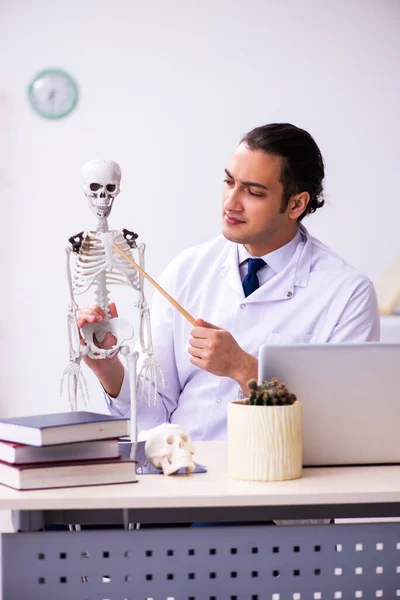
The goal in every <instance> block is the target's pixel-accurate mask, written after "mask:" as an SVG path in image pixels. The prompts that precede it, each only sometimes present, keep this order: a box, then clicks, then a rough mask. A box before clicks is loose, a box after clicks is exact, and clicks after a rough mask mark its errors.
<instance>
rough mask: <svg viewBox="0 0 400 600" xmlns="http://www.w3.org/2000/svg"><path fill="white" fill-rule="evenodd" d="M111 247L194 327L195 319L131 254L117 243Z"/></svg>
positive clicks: (195, 324) (195, 325)
mask: <svg viewBox="0 0 400 600" xmlns="http://www.w3.org/2000/svg"><path fill="white" fill-rule="evenodd" d="M113 247H114V248H115V250H117V252H119V253H120V254H121V255H122V256H123V257H124V258H125V260H127V261H128V262H130V263H131V265H133V266H134V267H135V269H137V270H138V271H139V273H141V274H142V275H143V277H145V278H146V279H147V280H148V281H150V283H151V285H153V286H154V287H155V288H156V289H157V290H158V291H159V292H160V294H162V295H163V296H164V298H166V299H167V300H168V302H171V304H172V305H173V306H175V308H176V310H178V311H179V312H180V313H181V315H183V316H184V317H185V318H186V319H187V320H188V321H189V322H190V323H191V324H192V325H193V326H194V327H197V322H196V319H194V318H193V317H192V316H191V315H189V313H188V312H187V311H186V310H185V309H184V308H183V306H181V305H180V304H179V303H178V302H177V301H176V300H174V298H172V296H170V295H169V294H168V292H166V291H165V290H163V288H162V287H161V286H160V285H158V283H157V282H156V281H154V279H153V278H152V277H150V275H148V274H147V273H146V271H145V270H144V269H142V267H141V266H140V265H138V264H137V262H135V261H134V260H133V258H132V257H131V256H129V254H126V252H124V251H123V250H121V248H120V247H119V246H117V244H113Z"/></svg>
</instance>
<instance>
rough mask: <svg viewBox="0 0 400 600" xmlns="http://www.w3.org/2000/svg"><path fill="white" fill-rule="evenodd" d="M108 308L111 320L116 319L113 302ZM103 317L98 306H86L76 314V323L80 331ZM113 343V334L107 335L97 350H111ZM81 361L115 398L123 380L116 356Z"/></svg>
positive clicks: (115, 309) (84, 358)
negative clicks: (87, 324) (85, 325)
mask: <svg viewBox="0 0 400 600" xmlns="http://www.w3.org/2000/svg"><path fill="white" fill-rule="evenodd" d="M109 308H110V315H111V318H114V317H118V312H117V308H116V306H115V304H114V302H110V305H109ZM105 316H106V315H105V312H104V311H103V310H102V309H101V308H100V307H99V306H88V307H87V308H83V309H82V310H81V311H80V312H79V313H78V315H77V320H76V322H77V325H78V328H79V329H80V328H81V327H83V326H84V324H85V323H95V322H96V323H101V321H102V320H103V319H104V317H105ZM115 341H116V340H115V337H114V336H113V334H112V333H107V335H106V337H105V338H104V340H103V342H102V344H99V348H111V347H112V346H114V344H115ZM85 343H86V342H85V340H84V339H83V338H82V337H81V344H85ZM83 360H84V361H85V363H86V364H87V366H88V367H89V368H90V369H92V371H93V372H94V374H95V375H96V376H97V377H98V378H99V380H100V383H101V384H102V386H103V388H104V389H105V390H106V392H107V393H108V394H109V395H110V396H113V397H114V398H115V397H117V396H118V394H119V391H120V389H121V385H122V381H123V379H124V367H123V365H122V363H121V361H120V360H119V357H118V354H116V355H115V356H113V357H112V358H105V359H103V360H96V359H94V358H89V357H88V356H84V357H83Z"/></svg>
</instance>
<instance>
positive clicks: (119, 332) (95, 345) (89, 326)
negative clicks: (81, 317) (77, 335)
mask: <svg viewBox="0 0 400 600" xmlns="http://www.w3.org/2000/svg"><path fill="white" fill-rule="evenodd" d="M107 333H111V334H112V335H113V336H114V337H115V343H114V344H113V345H112V346H111V347H110V348H107V349H106V348H100V347H99V344H102V343H103V341H104V338H105V337H106V335H107ZM81 334H82V337H83V339H84V340H85V342H86V346H87V350H88V352H87V356H89V357H90V358H111V357H112V356H115V354H116V353H117V352H118V350H119V349H120V348H121V346H122V345H123V344H124V342H126V341H127V340H130V339H131V338H133V334H134V330H133V327H132V325H131V324H130V323H128V321H126V320H125V319H121V318H120V317H116V318H114V319H110V320H109V319H104V321H102V322H101V323H85V325H84V326H83V327H82V329H81Z"/></svg>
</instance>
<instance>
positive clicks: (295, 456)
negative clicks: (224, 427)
mask: <svg viewBox="0 0 400 600" xmlns="http://www.w3.org/2000/svg"><path fill="white" fill-rule="evenodd" d="M302 408H303V405H302V403H301V402H299V401H298V400H297V401H296V402H295V403H294V404H290V405H287V406H254V405H250V404H247V403H246V400H237V401H235V402H230V403H229V404H228V473H229V476H230V477H233V478H234V479H246V480H248V481H283V480H285V479H297V478H298V477H301V475H302V462H303V460H302V459H303V456H302Z"/></svg>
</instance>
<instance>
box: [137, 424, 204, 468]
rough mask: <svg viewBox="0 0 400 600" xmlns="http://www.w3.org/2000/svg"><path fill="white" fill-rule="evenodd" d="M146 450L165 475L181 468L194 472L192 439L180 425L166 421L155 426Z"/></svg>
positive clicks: (151, 460)
mask: <svg viewBox="0 0 400 600" xmlns="http://www.w3.org/2000/svg"><path fill="white" fill-rule="evenodd" d="M145 452H146V456H147V459H148V461H149V462H150V463H151V464H152V465H153V466H154V467H156V468H158V469H162V470H163V473H164V475H171V474H172V473H176V471H178V470H179V469H186V472H187V473H192V471H194V469H195V464H194V462H193V460H192V456H193V454H194V446H193V443H192V440H191V439H190V437H189V434H188V432H187V431H186V429H184V428H183V427H181V426H180V425H175V424H173V423H164V424H163V425H159V426H158V427H154V429H152V430H151V432H150V435H149V436H148V438H147V441H146V444H145Z"/></svg>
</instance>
